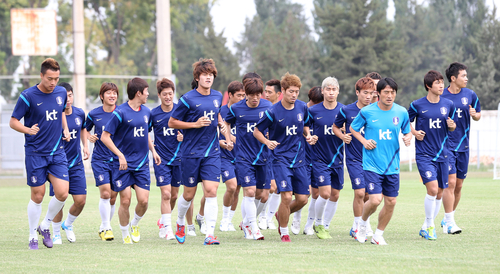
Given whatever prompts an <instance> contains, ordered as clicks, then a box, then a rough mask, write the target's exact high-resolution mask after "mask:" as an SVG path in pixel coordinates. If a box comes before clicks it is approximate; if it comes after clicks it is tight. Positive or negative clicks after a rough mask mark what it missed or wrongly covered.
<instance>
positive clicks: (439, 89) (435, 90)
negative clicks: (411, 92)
mask: <svg viewBox="0 0 500 274" xmlns="http://www.w3.org/2000/svg"><path fill="white" fill-rule="evenodd" d="M443 90H444V80H443V79H439V80H435V81H434V82H432V87H430V88H429V92H430V93H432V94H435V95H442V94H443Z"/></svg>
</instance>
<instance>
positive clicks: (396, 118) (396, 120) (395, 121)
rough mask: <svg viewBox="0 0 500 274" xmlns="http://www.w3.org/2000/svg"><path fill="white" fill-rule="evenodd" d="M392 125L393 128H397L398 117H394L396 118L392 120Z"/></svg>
mask: <svg viewBox="0 0 500 274" xmlns="http://www.w3.org/2000/svg"><path fill="white" fill-rule="evenodd" d="M392 123H393V124H394V125H395V126H397V125H398V124H399V117H397V116H396V117H394V118H392Z"/></svg>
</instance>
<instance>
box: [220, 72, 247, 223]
mask: <svg viewBox="0 0 500 274" xmlns="http://www.w3.org/2000/svg"><path fill="white" fill-rule="evenodd" d="M227 93H228V96H229V101H228V103H227V105H224V106H222V107H221V110H220V113H221V117H222V118H223V119H225V118H226V117H227V115H228V113H229V108H230V107H231V106H232V105H234V104H236V103H238V102H240V101H241V100H243V99H244V98H245V92H244V91H243V84H242V83H240V82H239V81H233V82H231V83H230V84H229V86H228V87H227ZM229 128H230V129H231V135H232V136H236V133H237V132H238V131H237V129H236V125H235V124H234V122H231V123H230V125H229ZM231 141H232V142H234V140H231ZM219 145H220V147H221V148H222V150H221V174H222V181H223V182H224V184H225V185H226V192H225V193H224V199H223V204H222V220H221V222H220V226H219V229H220V231H236V230H235V229H234V225H233V223H232V218H233V216H234V211H233V212H231V205H232V204H233V201H234V193H235V192H236V188H237V180H236V179H237V178H236V174H235V169H236V166H235V160H236V158H235V154H234V152H233V151H230V150H228V149H227V142H226V139H225V137H224V135H222V134H221V136H220V140H219Z"/></svg>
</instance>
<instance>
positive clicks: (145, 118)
mask: <svg viewBox="0 0 500 274" xmlns="http://www.w3.org/2000/svg"><path fill="white" fill-rule="evenodd" d="M144 122H146V124H147V123H148V116H147V115H144Z"/></svg>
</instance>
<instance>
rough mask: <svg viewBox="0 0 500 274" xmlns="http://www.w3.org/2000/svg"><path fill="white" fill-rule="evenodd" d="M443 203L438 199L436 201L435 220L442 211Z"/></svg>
mask: <svg viewBox="0 0 500 274" xmlns="http://www.w3.org/2000/svg"><path fill="white" fill-rule="evenodd" d="M442 202H443V200H442V199H439V200H438V199H436V201H435V204H436V207H435V208H434V219H436V217H437V216H438V214H439V210H440V209H441V204H442Z"/></svg>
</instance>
